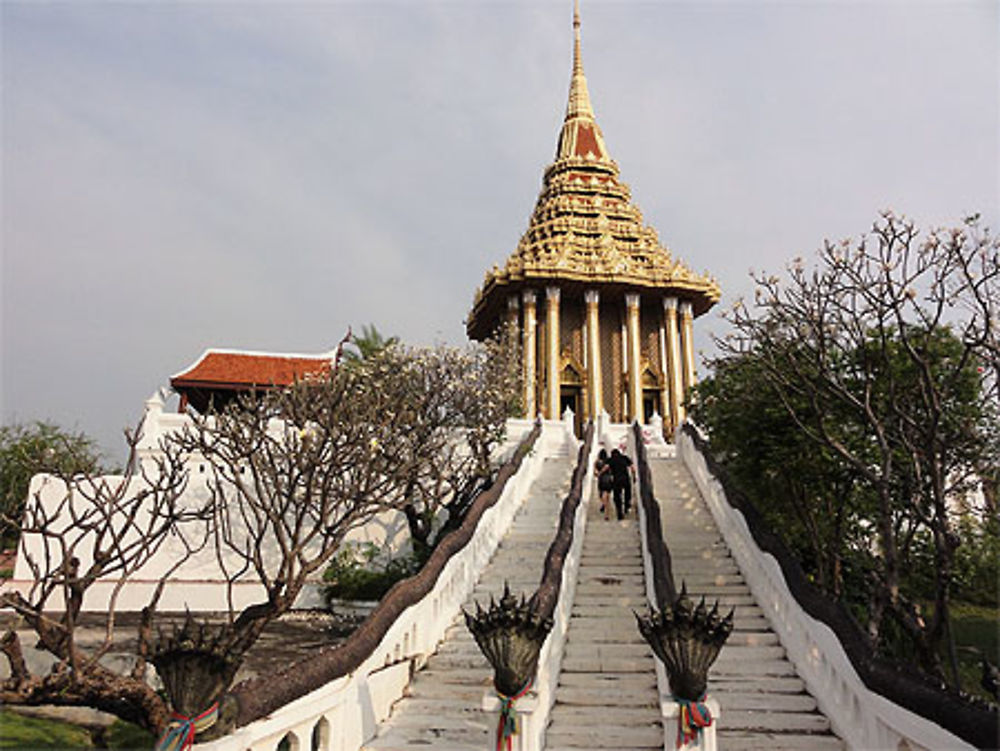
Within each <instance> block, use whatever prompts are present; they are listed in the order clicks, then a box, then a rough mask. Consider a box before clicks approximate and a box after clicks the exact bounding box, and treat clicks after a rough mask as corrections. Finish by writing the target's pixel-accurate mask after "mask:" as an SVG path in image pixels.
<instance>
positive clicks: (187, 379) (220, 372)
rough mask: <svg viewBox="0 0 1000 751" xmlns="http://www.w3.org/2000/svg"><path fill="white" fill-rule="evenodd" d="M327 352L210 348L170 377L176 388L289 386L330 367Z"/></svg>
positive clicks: (171, 383)
mask: <svg viewBox="0 0 1000 751" xmlns="http://www.w3.org/2000/svg"><path fill="white" fill-rule="evenodd" d="M331 361H332V358H331V357H329V356H325V355H315V356H307V355H277V354H266V353H251V352H226V351H219V350H208V351H207V352H205V354H203V355H202V356H201V359H199V360H198V362H196V363H195V364H194V365H193V366H191V367H190V368H188V369H187V370H186V371H184V372H182V373H178V374H177V375H175V376H173V377H172V378H171V379H170V385H171V386H173V387H174V388H178V387H185V386H187V387H192V386H213V387H216V388H218V387H223V388H224V387H227V386H228V387H230V388H250V387H253V386H263V387H267V386H290V385H291V384H292V383H293V382H295V381H296V380H301V379H302V378H304V377H305V376H308V375H318V374H320V373H322V372H323V371H324V370H326V369H328V368H329V367H330V364H331Z"/></svg>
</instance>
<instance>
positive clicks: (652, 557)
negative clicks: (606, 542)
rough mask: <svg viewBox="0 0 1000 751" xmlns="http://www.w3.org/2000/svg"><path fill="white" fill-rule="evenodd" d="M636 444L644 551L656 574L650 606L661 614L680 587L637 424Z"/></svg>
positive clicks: (674, 599) (644, 447)
mask: <svg viewBox="0 0 1000 751" xmlns="http://www.w3.org/2000/svg"><path fill="white" fill-rule="evenodd" d="M632 433H633V435H632V437H633V439H634V443H635V458H636V464H637V466H638V476H639V501H640V503H641V504H642V510H643V516H644V517H645V519H644V520H643V521H644V524H643V530H644V533H645V536H644V538H643V543H644V548H645V551H646V553H647V554H648V556H649V565H650V567H651V569H652V573H653V582H652V584H653V594H654V597H652V598H650V602H651V604H653V605H655V606H656V607H657V608H659V609H660V610H663V609H664V608H668V607H670V606H671V605H673V603H674V601H676V600H677V586H676V585H675V583H674V571H673V564H672V561H671V559H670V550H669V549H668V548H667V544H666V542H664V540H663V524H662V522H661V521H660V503H659V501H657V500H656V495H655V494H654V493H653V474H652V471H651V470H650V468H649V457H648V455H647V452H646V444H645V442H644V441H643V438H642V426H641V425H640V424H639V423H638V422H636V423H634V424H633V426H632Z"/></svg>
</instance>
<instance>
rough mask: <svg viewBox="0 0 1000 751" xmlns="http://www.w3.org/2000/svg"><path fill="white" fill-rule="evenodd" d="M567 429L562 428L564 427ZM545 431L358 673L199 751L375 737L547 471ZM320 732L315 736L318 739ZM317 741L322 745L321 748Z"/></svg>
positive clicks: (344, 750) (332, 746)
mask: <svg viewBox="0 0 1000 751" xmlns="http://www.w3.org/2000/svg"><path fill="white" fill-rule="evenodd" d="M558 425H559V428H558V429H560V430H561V423H559V424H558ZM548 429H550V428H548V427H547V426H543V432H542V435H541V436H539V438H538V442H536V445H535V449H533V450H532V451H531V452H530V453H529V454H528V456H526V457H525V458H524V460H523V462H522V464H521V467H520V469H519V470H518V472H517V474H515V475H514V476H512V477H511V478H510V479H509V480H508V481H507V484H506V486H505V487H504V489H503V492H502V493H501V495H500V498H499V499H498V500H497V502H496V503H495V504H494V505H493V506H491V507H490V508H489V509H487V510H486V512H485V513H484V514H483V516H482V518H481V519H480V521H479V526H478V528H477V530H476V534H475V536H474V537H473V539H472V540H470V541H469V543H468V544H467V545H466V546H465V547H464V548H463V549H462V550H461V551H459V552H458V553H456V554H455V555H454V556H452V558H451V559H450V560H449V561H448V563H446V564H445V566H444V569H443V570H442V571H441V574H440V576H439V577H438V580H437V582H436V583H435V585H434V588H433V589H432V590H431V591H430V592H429V593H428V594H427V595H426V596H425V597H424V598H423V599H422V600H420V601H419V602H417V603H415V604H413V605H411V606H410V607H409V608H407V609H406V610H405V611H403V613H402V614H401V615H400V617H399V618H398V619H397V620H396V622H395V623H394V624H393V625H392V626H391V627H390V628H389V630H388V631H387V632H386V634H385V636H384V637H383V639H382V641H381V642H379V645H378V647H376V649H375V650H374V651H373V652H372V654H371V655H370V656H369V657H368V659H366V660H365V661H364V662H363V663H362V664H361V665H360V666H358V668H357V669H355V670H354V671H353V672H352V673H351V674H350V675H347V676H342V677H340V678H337V679H336V680H333V681H331V682H330V683H328V684H326V685H324V686H322V687H320V688H318V689H316V690H315V691H312V692H311V693H309V694H307V695H305V696H303V697H300V698H299V699H296V700H295V701H293V702H290V703H289V704H286V705H285V706H283V707H281V708H280V709H278V710H276V711H275V712H273V713H271V714H270V715H268V716H267V717H264V718H262V719H260V720H256V721H255V722H252V723H250V724H248V725H245V726H244V727H241V728H238V729H237V730H235V731H234V732H233V733H232V734H230V735H228V736H226V737H224V738H220V739H218V740H215V741H211V742H209V743H201V744H197V746H196V748H198V749H199V751H247V749H249V750H250V751H275V749H277V748H278V746H279V745H280V744H281V743H282V741H283V740H284V739H287V742H288V746H289V751H294V750H295V749H299V750H300V751H306V750H307V749H315V750H316V751H357V749H359V748H361V746H362V745H363V744H364V743H366V742H367V741H368V740H370V739H371V738H372V737H374V735H375V732H376V729H377V727H378V723H380V722H381V721H383V720H384V719H385V718H386V717H388V715H389V711H390V709H391V707H392V705H393V703H394V702H396V701H397V700H399V699H400V698H401V697H402V695H403V692H404V690H405V689H406V686H407V685H408V683H409V680H410V675H411V673H412V670H413V669H415V668H417V667H420V666H421V665H423V664H424V663H425V662H426V660H427V657H428V656H429V655H430V654H432V653H433V652H434V650H435V649H436V648H437V645H438V643H439V642H440V641H441V640H442V639H443V638H444V632H445V630H446V629H447V628H448V627H449V626H450V625H451V623H452V622H453V621H454V618H455V616H456V615H457V614H458V611H459V608H460V607H461V606H462V604H463V603H464V602H465V601H466V600H467V599H468V597H469V595H470V594H471V593H472V590H473V588H474V587H475V584H476V580H477V579H478V578H479V573H480V572H481V571H482V570H483V568H484V567H485V566H486V564H487V563H488V562H489V560H490V558H492V557H493V553H494V552H495V551H496V547H497V544H498V543H499V541H500V540H501V539H502V538H503V536H504V534H506V531H507V529H508V528H509V527H510V524H511V522H512V521H513V518H514V515H515V514H516V512H517V510H518V508H520V506H521V504H522V503H523V501H524V499H525V498H526V497H527V495H528V491H529V489H530V488H531V485H532V483H533V482H534V481H535V479H536V478H537V477H538V474H539V472H540V471H541V466H542V462H543V461H544V458H545V454H544V452H543V451H541V450H539V448H538V447H539V446H540V445H541V441H542V440H543V438H545V431H546V430H548ZM314 733H315V735H314ZM314 739H315V741H316V742H315V743H314V742H313V741H314Z"/></svg>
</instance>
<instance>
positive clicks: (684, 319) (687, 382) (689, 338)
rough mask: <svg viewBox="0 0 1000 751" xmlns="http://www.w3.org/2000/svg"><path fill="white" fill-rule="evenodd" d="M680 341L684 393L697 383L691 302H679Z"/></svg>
mask: <svg viewBox="0 0 1000 751" xmlns="http://www.w3.org/2000/svg"><path fill="white" fill-rule="evenodd" d="M681 343H682V344H683V346H684V393H685V394H686V393H687V392H688V391H689V390H690V389H691V388H692V387H693V386H694V385H695V383H697V381H696V380H695V376H694V312H693V310H692V308H691V303H689V302H682V303H681Z"/></svg>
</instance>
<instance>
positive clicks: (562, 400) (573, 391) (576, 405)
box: [559, 386, 583, 437]
mask: <svg viewBox="0 0 1000 751" xmlns="http://www.w3.org/2000/svg"><path fill="white" fill-rule="evenodd" d="M582 396H583V389H581V388H580V387H579V386H563V387H562V388H561V389H560V390H559V419H562V416H563V414H564V413H565V412H566V410H567V408H568V409H571V410H573V432H574V433H575V434H576V435H577V436H578V437H579V436H580V434H581V432H582V425H583V415H582V412H583V409H582V407H583V398H582Z"/></svg>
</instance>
